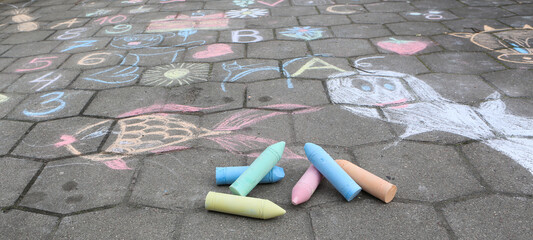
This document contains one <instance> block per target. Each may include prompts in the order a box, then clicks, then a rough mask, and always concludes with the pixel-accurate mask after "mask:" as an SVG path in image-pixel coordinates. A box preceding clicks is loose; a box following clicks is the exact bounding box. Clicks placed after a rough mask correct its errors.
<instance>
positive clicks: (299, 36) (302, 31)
mask: <svg viewBox="0 0 533 240" xmlns="http://www.w3.org/2000/svg"><path fill="white" fill-rule="evenodd" d="M331 37H333V33H332V32H331V31H330V30H329V28H326V27H315V26H303V27H299V26H298V27H292V28H279V29H276V38H277V39H279V40H297V41H301V40H305V41H312V40H316V39H322V38H331Z"/></svg>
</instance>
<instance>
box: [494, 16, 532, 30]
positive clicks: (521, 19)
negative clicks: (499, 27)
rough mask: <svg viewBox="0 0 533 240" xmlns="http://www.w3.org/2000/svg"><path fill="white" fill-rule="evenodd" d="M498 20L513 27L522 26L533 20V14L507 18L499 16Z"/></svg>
mask: <svg viewBox="0 0 533 240" xmlns="http://www.w3.org/2000/svg"><path fill="white" fill-rule="evenodd" d="M498 21H500V22H503V23H505V24H507V25H509V26H511V27H514V28H522V27H523V26H524V25H526V24H530V23H531V21H533V16H514V17H508V18H499V19H498Z"/></svg>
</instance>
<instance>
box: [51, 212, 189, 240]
mask: <svg viewBox="0 0 533 240" xmlns="http://www.w3.org/2000/svg"><path fill="white" fill-rule="evenodd" d="M178 217H180V218H181V217H182V216H180V215H178V214H174V213H169V212H165V211H161V210H157V209H151V208H139V209H136V208H113V209H107V210H103V211H97V212H90V213H85V214H81V215H75V216H69V217H65V218H63V219H62V220H61V224H60V225H59V228H58V229H57V232H55V234H54V239H72V238H92V239H99V238H100V239H101V238H108V237H109V236H113V237H115V238H119V239H137V238H144V239H148V238H157V239H172V236H173V235H174V234H175V233H174V231H175V224H176V222H177V221H178V220H177V219H178ZM141 229H142V231H141Z"/></svg>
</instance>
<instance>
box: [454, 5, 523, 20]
mask: <svg viewBox="0 0 533 240" xmlns="http://www.w3.org/2000/svg"><path fill="white" fill-rule="evenodd" d="M450 11H451V12H452V13H453V14H455V15H457V16H459V17H462V18H485V17H487V16H490V17H491V18H501V17H510V16H513V15H514V14H513V13H511V12H509V11H506V10H504V9H502V8H498V7H461V8H452V9H450Z"/></svg>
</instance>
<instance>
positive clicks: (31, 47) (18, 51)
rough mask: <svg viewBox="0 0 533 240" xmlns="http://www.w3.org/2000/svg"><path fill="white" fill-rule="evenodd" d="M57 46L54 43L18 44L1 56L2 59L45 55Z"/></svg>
mask: <svg viewBox="0 0 533 240" xmlns="http://www.w3.org/2000/svg"><path fill="white" fill-rule="evenodd" d="M57 45H59V42H56V41H41V42H36V43H24V44H18V45H16V46H14V47H12V48H10V49H9V51H7V52H5V53H4V54H2V57H27V56H34V55H40V54H46V53H50V52H51V51H52V49H54V48H55V47H57Z"/></svg>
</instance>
